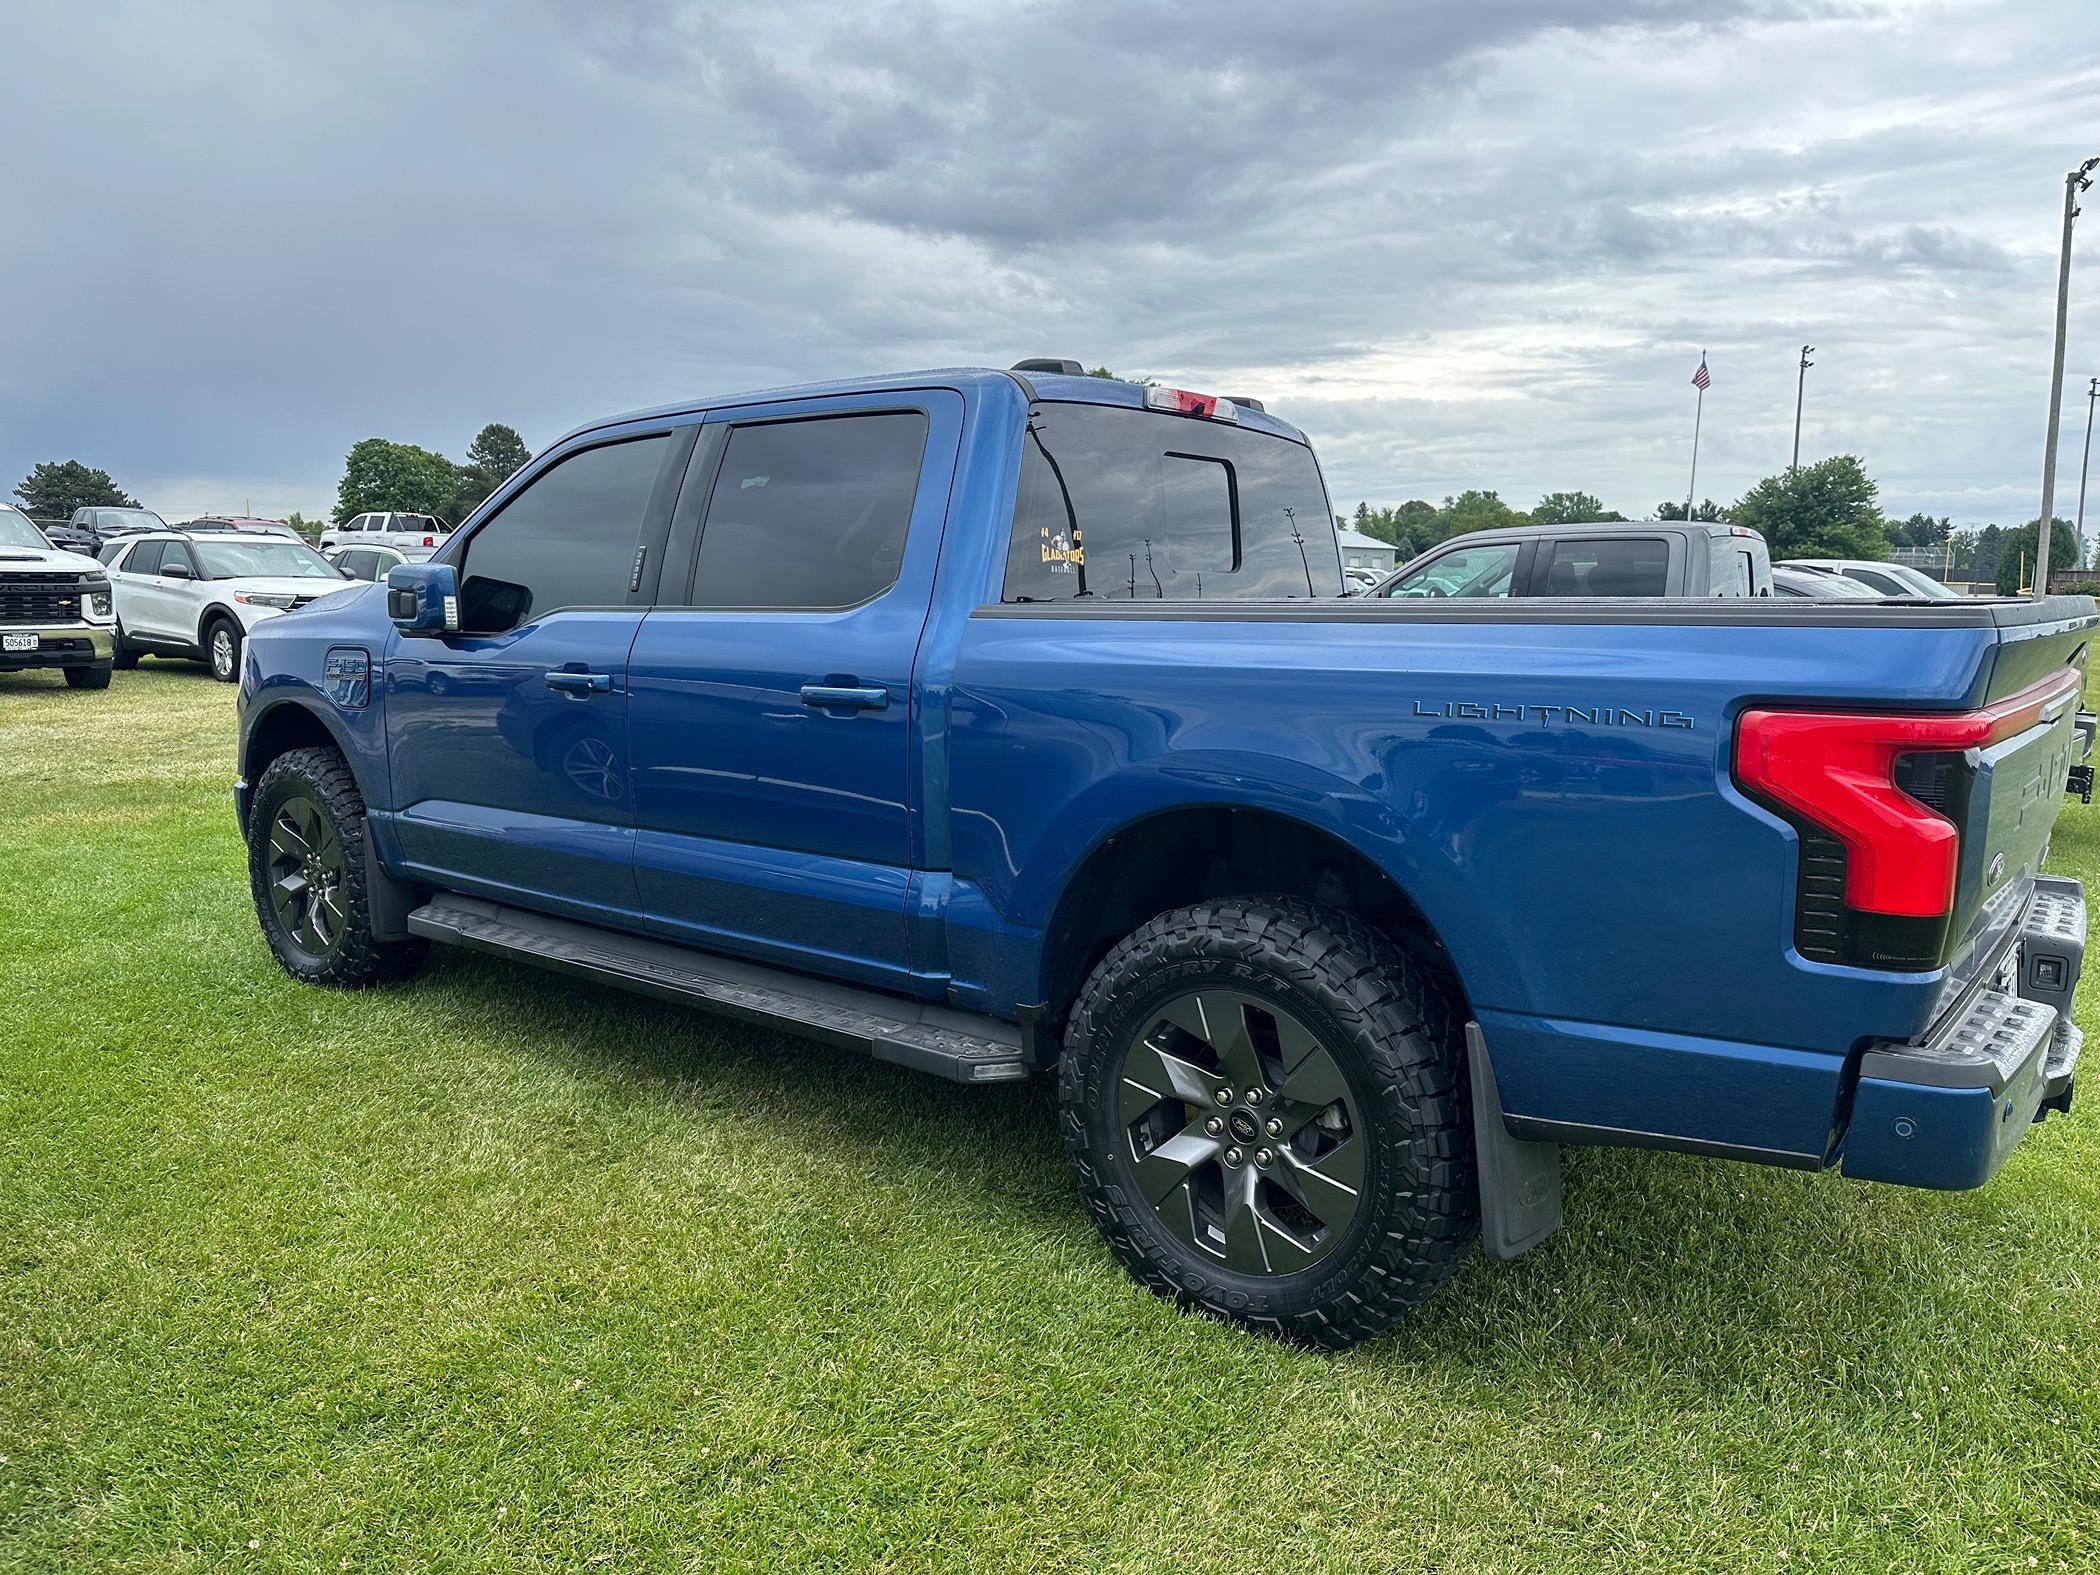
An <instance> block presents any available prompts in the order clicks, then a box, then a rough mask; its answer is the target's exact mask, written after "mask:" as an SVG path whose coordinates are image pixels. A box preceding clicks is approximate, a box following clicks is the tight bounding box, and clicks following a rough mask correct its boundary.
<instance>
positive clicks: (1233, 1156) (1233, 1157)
mask: <svg viewBox="0 0 2100 1575" xmlns="http://www.w3.org/2000/svg"><path fill="white" fill-rule="evenodd" d="M1246 1157H1247V1156H1246V1154H1245V1153H1243V1152H1242V1151H1241V1150H1239V1149H1236V1148H1228V1149H1227V1150H1226V1151H1225V1163H1226V1164H1228V1165H1237V1164H1239V1163H1240V1162H1241V1161H1242V1160H1244V1159H1245V1158H1246Z"/></svg>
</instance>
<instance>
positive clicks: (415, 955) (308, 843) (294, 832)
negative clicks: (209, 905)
mask: <svg viewBox="0 0 2100 1575" xmlns="http://www.w3.org/2000/svg"><path fill="white" fill-rule="evenodd" d="M367 834H368V833H367V830H366V826H365V801H364V798H363V796H362V795H361V794H360V793H359V792H358V791H357V783H356V781H355V779H353V778H352V777H351V775H350V767H349V765H348V764H347V763H346V762H345V761H344V759H343V757H342V756H341V755H340V754H338V753H337V752H336V751H335V750H333V749H293V750H289V751H287V752H286V753H284V754H282V755H279V756H278V757H277V758H276V759H275V760H273V761H271V762H270V765H269V768H268V769H267V770H266V771H264V772H263V774H262V777H261V778H260V780H258V781H257V782H256V784H255V797H254V799H253V801H252V802H251V803H250V806H249V809H248V886H249V890H250V891H251V892H252V893H253V895H254V898H255V917H256V919H257V920H258V921H259V922H260V923H261V924H262V932H263V939H264V940H266V941H268V942H269V943H270V952H271V955H272V956H274V957H275V958H276V959H277V961H278V964H279V965H280V966H281V967H282V968H283V969H284V971H285V972H286V973H288V974H290V975H291V976H292V977H293V978H295V979H302V980H304V981H305V982H306V983H308V984H332V985H336V986H339V987H341V988H346V989H362V988H363V987H365V986H366V985H372V984H378V983H380V982H381V981H383V980H386V979H397V978H400V977H402V976H404V975H406V974H408V973H411V972H413V971H414V969H415V968H416V966H417V964H419V963H420V962H421V961H422V960H423V953H424V951H425V949H426V947H427V945H428V943H427V942H425V941H420V940H410V941H380V940H375V939H374V938H373V935H372V896H371V892H370V890H369V889H368V887H367V884H366V880H365V837H366V835H367Z"/></svg>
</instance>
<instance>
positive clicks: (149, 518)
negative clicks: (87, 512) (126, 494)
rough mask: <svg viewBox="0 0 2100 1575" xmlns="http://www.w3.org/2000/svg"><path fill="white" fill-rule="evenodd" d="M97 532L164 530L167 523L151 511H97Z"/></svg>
mask: <svg viewBox="0 0 2100 1575" xmlns="http://www.w3.org/2000/svg"><path fill="white" fill-rule="evenodd" d="M95 528H96V529H97V530H112V529H123V530H166V529H167V528H168V522H167V521H166V520H164V519H162V518H161V517H160V516H159V515H158V514H156V513H154V512H153V511H152V510H151V509H97V510H95Z"/></svg>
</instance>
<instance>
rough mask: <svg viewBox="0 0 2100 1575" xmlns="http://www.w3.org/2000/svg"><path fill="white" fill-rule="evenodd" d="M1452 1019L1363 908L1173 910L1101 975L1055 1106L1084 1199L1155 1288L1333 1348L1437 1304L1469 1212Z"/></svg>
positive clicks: (1472, 1225)
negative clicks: (1357, 911)
mask: <svg viewBox="0 0 2100 1575" xmlns="http://www.w3.org/2000/svg"><path fill="white" fill-rule="evenodd" d="M1460 1033H1461V1025H1460V1022H1459V1019H1458V1014H1457V1013H1456V1011H1455V1010H1454V1007H1453V1004H1452V1001H1451V999H1450V997H1449V995H1448V994H1447V992H1446V991H1445V989H1444V987H1443V986H1442V985H1441V984H1439V983H1438V982H1437V981H1436V979H1434V978H1433V977H1432V976H1431V975H1430V974H1428V973H1427V972H1425V971H1424V970H1423V969H1422V968H1421V967H1419V966H1418V965H1416V964H1415V963H1414V962H1413V961H1412V960H1410V959H1409V958H1408V957H1406V956H1405V955H1404V954H1403V953H1401V952H1400V951H1399V950H1398V948H1396V947H1394V946H1393V945H1392V944H1391V943H1389V942H1388V941H1386V940H1385V939H1384V938H1383V937H1381V936H1380V935H1379V934H1377V932H1375V931H1374V930H1372V929H1371V928H1370V927H1369V926H1368V925H1366V924H1364V923H1363V922H1362V921H1360V920H1358V919H1355V918H1352V917H1350V916H1349V915H1347V914H1345V913H1341V912H1338V911H1336V910H1334V909H1331V908H1324V907H1320V906H1318V905H1316V904H1313V903H1310V902H1305V901H1302V900H1300V899H1297V898H1291V897H1234V898H1226V899H1221V900H1218V901H1214V902H1205V903H1199V904H1197V905H1196V906H1194V907H1189V908H1182V909H1179V910H1177V911H1175V912H1173V913H1167V914H1162V915H1161V916H1160V917H1158V918H1156V919H1154V920H1152V922H1151V923H1149V924H1147V925H1145V926H1144V927H1143V928H1142V929H1140V930H1138V931H1137V932H1136V933H1135V934H1133V935H1131V936H1129V937H1128V938H1127V939H1125V940H1124V941H1123V942H1122V943H1121V944H1120V945H1118V946H1117V947H1116V948H1115V949H1114V950H1113V951H1111V952H1110V953H1109V954H1108V955H1107V956H1106V957H1105V958H1103V959H1102V960H1101V963H1100V965H1099V966H1098V967H1097V968H1095V969H1094V971H1093V974H1092V975H1091V976H1090V977H1089V978H1088V979H1087V981H1086V984H1085V985H1084V986H1083V987H1082V989H1081V990H1080V993H1079V999H1078V1001H1077V1003H1076V1004H1075V1005H1074V1007H1073V1010H1072V1016H1071V1021H1070V1023H1069V1025H1068V1027H1067V1029H1066V1034H1065V1048H1066V1054H1065V1057H1064V1060H1063V1063H1062V1066H1061V1069H1060V1076H1059V1089H1058V1092H1059V1100H1060V1104H1061V1115H1062V1122H1063V1128H1064V1138H1065V1150H1066V1153H1067V1155H1068V1156H1069V1157H1070V1160H1071V1164H1072V1171H1073V1175H1074V1177H1075V1179H1076V1180H1077V1182H1078V1185H1079V1191H1080V1195H1081V1197H1082V1198H1083V1199H1084V1200H1085V1203H1086V1206H1087V1208H1088V1210H1089V1212H1090V1213H1091V1214H1092V1215H1093V1217H1094V1221H1095V1223H1096V1224H1097V1225H1098V1226H1099V1227H1100V1229H1101V1233H1102V1235H1103V1236H1104V1237H1106V1238H1107V1241H1108V1245H1109V1247H1110V1249H1111V1250H1112V1251H1113V1252H1114V1253H1115V1255H1116V1256H1117V1257H1118V1258H1119V1259H1121V1260H1122V1262H1123V1265H1124V1267H1126V1268H1127V1269H1129V1270H1130V1272H1131V1273H1132V1274H1134V1275H1135V1276H1137V1278H1138V1279H1139V1280H1140V1281H1142V1282H1143V1283H1144V1284H1145V1285H1146V1286H1148V1287H1149V1288H1151V1289H1152V1290H1153V1291H1156V1292H1157V1293H1158V1294H1160V1295H1162V1296H1166V1297H1170V1298H1172V1299H1174V1300H1176V1301H1178V1302H1180V1303H1182V1304H1183V1305H1185V1306H1192V1307H1196V1308H1199V1309H1201V1310H1202V1311H1204V1312H1208V1313H1211V1314H1214V1315H1216V1316H1218V1317H1222V1318H1228V1319H1231V1320H1234V1321H1236V1322H1238V1323H1242V1324H1245V1325H1248V1326H1249V1327H1252V1328H1255V1329H1260V1330H1263V1331H1265V1332H1268V1333H1273V1334H1281V1335H1284V1336H1287V1337H1289V1338H1293V1339H1297V1340H1303V1341H1306V1342H1308V1343H1310V1344H1313V1345H1318V1346H1324V1347H1327V1348H1329V1349H1339V1348H1341V1347H1344V1346H1348V1345H1353V1344H1355V1343H1356V1342H1357V1341H1359V1340H1362V1339H1365V1338H1367V1337H1369V1336H1370V1335H1373V1334H1376V1333H1378V1332H1379V1331H1380V1330H1382V1329H1385V1328H1386V1327H1388V1326H1389V1325H1391V1324H1392V1323H1393V1322H1394V1321H1395V1320H1396V1319H1398V1318H1399V1317H1401V1316H1402V1315H1403V1314H1405V1313H1406V1312H1408V1311H1409V1310H1410V1309H1412V1308H1414V1307H1416V1306H1418V1305H1420V1304H1421V1303H1422V1302H1423V1301H1425V1300H1427V1299H1428V1297H1430V1296H1431V1295H1432V1294H1434V1293H1435V1292H1436V1290H1437V1289H1438V1288H1439V1287H1441V1286H1442V1285H1443V1284H1444V1282H1445V1281H1446V1280H1448V1279H1449V1278H1450V1277H1451V1275H1452V1273H1453V1272H1454V1271H1455V1270H1456V1269H1457V1267H1458V1264H1459V1262H1460V1260H1461V1259H1462V1258H1463V1257H1464V1255H1465V1253H1466V1250H1467V1248H1468V1247H1469V1246H1470V1245H1471V1243H1472V1240H1473V1237H1474V1235H1475V1234H1476V1233H1477V1231H1478V1229H1479V1192H1478V1184H1477V1181H1476V1178H1475V1172H1474V1163H1473V1137H1472V1127H1471V1120H1470V1111H1469V1107H1468V1105H1467V1098H1466V1087H1465V1082H1464V1076H1463V1071H1462V1068H1463V1065H1464V1061H1463V1057H1462V1044H1461V1039H1460Z"/></svg>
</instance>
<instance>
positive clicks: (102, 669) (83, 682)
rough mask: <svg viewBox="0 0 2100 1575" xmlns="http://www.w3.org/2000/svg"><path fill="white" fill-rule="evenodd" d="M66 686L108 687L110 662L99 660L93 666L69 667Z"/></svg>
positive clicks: (79, 687) (75, 687)
mask: <svg viewBox="0 0 2100 1575" xmlns="http://www.w3.org/2000/svg"><path fill="white" fill-rule="evenodd" d="M65 673H66V687H67V688H68V689H107V688H108V687H109V675H110V664H109V663H107V662H98V663H96V664H95V665H94V666H93V667H68V668H67V669H66V670H65Z"/></svg>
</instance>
